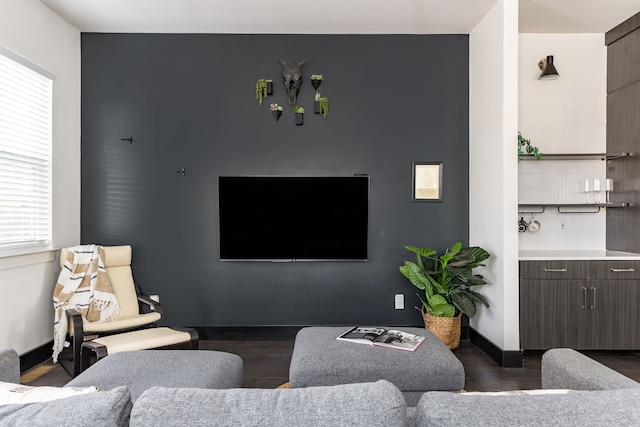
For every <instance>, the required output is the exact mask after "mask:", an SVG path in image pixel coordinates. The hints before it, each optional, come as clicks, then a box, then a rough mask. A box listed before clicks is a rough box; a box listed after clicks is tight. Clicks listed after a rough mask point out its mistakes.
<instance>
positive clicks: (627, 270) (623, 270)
mask: <svg viewBox="0 0 640 427" xmlns="http://www.w3.org/2000/svg"><path fill="white" fill-rule="evenodd" d="M635 271H636V269H635V268H612V269H611V272H612V273H633V272H635Z"/></svg>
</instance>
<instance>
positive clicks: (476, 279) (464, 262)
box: [400, 242, 490, 317]
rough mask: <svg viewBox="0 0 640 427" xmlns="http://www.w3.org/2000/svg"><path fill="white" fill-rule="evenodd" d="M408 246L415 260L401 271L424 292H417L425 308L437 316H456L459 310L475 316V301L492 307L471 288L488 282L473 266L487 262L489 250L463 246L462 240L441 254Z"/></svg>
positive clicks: (403, 266) (408, 262)
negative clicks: (476, 272) (475, 271)
mask: <svg viewBox="0 0 640 427" xmlns="http://www.w3.org/2000/svg"><path fill="white" fill-rule="evenodd" d="M405 248H406V249H407V250H408V251H410V252H413V253H415V254H416V262H411V261H405V262H404V265H402V266H400V273H402V275H403V276H404V277H406V278H407V279H409V282H411V284H412V285H413V286H415V287H416V288H418V289H420V290H422V291H424V293H423V294H420V293H418V294H417V295H418V298H420V301H421V302H422V307H423V310H424V311H426V312H427V313H429V314H430V315H432V316H438V317H454V316H456V315H457V314H458V313H460V312H462V313H464V314H466V315H467V316H469V317H473V316H474V315H475V314H476V304H478V303H480V304H483V305H484V306H485V307H489V303H488V301H487V298H486V297H485V296H484V295H482V294H480V293H478V292H476V291H474V290H472V287H474V286H481V285H486V284H487V282H486V281H485V280H484V278H483V277H482V276H481V275H479V274H474V273H473V269H474V268H476V267H479V266H481V265H484V264H482V262H483V261H484V260H486V259H487V258H489V257H490V254H489V252H487V251H486V250H484V249H482V248H481V247H479V246H474V247H469V248H463V247H462V244H461V243H460V242H458V243H456V244H455V245H453V246H452V247H451V248H449V249H447V250H446V251H445V253H443V254H441V255H438V252H437V251H436V250H434V249H429V248H418V247H415V246H405Z"/></svg>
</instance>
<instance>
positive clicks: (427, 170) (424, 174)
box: [411, 162, 443, 202]
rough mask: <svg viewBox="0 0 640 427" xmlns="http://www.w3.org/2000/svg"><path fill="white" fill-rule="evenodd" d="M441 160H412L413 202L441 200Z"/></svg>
mask: <svg viewBox="0 0 640 427" xmlns="http://www.w3.org/2000/svg"><path fill="white" fill-rule="evenodd" d="M442 176H443V175H442V162H413V173H412V180H413V188H412V190H413V191H412V193H411V200H412V201H414V202H441V201H442Z"/></svg>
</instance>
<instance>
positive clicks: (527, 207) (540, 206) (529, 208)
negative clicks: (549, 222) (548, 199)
mask: <svg viewBox="0 0 640 427" xmlns="http://www.w3.org/2000/svg"><path fill="white" fill-rule="evenodd" d="M550 206H555V207H556V208H557V209H558V212H560V213H598V212H600V209H602V208H626V207H627V206H630V205H629V203H537V204H518V213H542V212H544V211H545V210H546V208H547V207H550ZM536 208H537V209H536ZM582 208H592V209H593V210H589V211H584V210H576V209H582ZM571 209H574V210H571Z"/></svg>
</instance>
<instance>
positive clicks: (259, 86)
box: [256, 79, 273, 105]
mask: <svg viewBox="0 0 640 427" xmlns="http://www.w3.org/2000/svg"><path fill="white" fill-rule="evenodd" d="M272 90H273V89H272ZM266 97H267V79H258V81H257V82H256V99H257V100H258V103H259V104H260V105H262V99H263V98H266Z"/></svg>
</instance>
